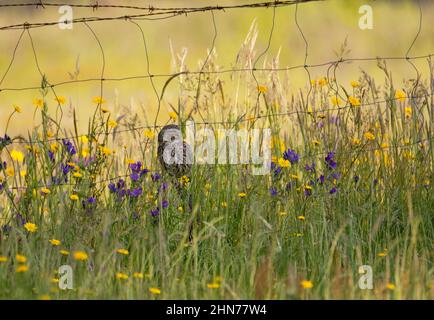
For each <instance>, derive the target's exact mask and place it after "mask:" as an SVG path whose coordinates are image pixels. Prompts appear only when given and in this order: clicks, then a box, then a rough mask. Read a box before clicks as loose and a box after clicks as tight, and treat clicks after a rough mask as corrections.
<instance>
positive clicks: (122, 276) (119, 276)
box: [116, 272, 128, 280]
mask: <svg viewBox="0 0 434 320" xmlns="http://www.w3.org/2000/svg"><path fill="white" fill-rule="evenodd" d="M116 279H119V280H127V279H128V275H127V274H125V273H122V272H118V273H116Z"/></svg>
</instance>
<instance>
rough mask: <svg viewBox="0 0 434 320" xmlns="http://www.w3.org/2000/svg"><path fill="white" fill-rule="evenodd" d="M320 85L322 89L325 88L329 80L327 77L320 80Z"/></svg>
mask: <svg viewBox="0 0 434 320" xmlns="http://www.w3.org/2000/svg"><path fill="white" fill-rule="evenodd" d="M318 84H319V85H320V86H322V87H323V86H325V85H326V84H327V78H325V77H322V78H319V79H318Z"/></svg>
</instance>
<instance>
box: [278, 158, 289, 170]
mask: <svg viewBox="0 0 434 320" xmlns="http://www.w3.org/2000/svg"><path fill="white" fill-rule="evenodd" d="M278 162H279V166H281V167H282V168H289V167H291V162H289V160H285V159H283V158H279V161H278Z"/></svg>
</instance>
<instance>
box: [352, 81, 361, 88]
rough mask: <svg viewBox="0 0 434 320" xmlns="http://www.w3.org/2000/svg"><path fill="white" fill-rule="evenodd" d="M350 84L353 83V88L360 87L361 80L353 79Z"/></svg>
mask: <svg viewBox="0 0 434 320" xmlns="http://www.w3.org/2000/svg"><path fill="white" fill-rule="evenodd" d="M350 84H351V86H352V87H353V88H357V87H360V82H359V81H351V82H350Z"/></svg>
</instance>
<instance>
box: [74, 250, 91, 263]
mask: <svg viewBox="0 0 434 320" xmlns="http://www.w3.org/2000/svg"><path fill="white" fill-rule="evenodd" d="M87 258H88V255H87V253H86V252H84V251H75V252H74V259H75V260H78V261H85V260H87Z"/></svg>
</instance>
